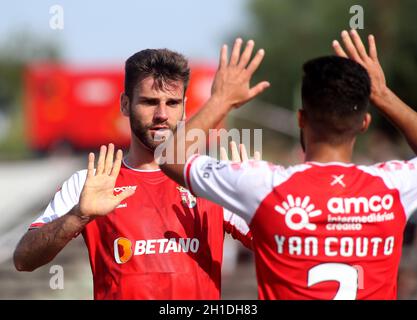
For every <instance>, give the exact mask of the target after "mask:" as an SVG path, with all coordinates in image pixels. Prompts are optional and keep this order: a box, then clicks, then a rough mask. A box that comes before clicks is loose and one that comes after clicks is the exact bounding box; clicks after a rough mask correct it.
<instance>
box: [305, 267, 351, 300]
mask: <svg viewBox="0 0 417 320" xmlns="http://www.w3.org/2000/svg"><path fill="white" fill-rule="evenodd" d="M307 278H308V283H307V286H308V287H312V286H314V285H315V284H318V283H320V282H325V281H337V282H338V283H339V290H338V291H337V293H336V295H335V297H334V298H333V300H355V299H356V294H357V291H358V270H357V269H356V268H354V267H352V266H350V265H347V264H343V263H323V264H319V265H317V266H315V267H313V268H311V269H310V270H309V271H308V276H307Z"/></svg>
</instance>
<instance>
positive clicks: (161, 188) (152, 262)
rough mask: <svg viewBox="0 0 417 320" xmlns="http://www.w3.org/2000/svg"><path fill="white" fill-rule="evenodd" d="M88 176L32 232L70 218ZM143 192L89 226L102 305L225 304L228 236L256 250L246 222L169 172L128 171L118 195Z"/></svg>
mask: <svg viewBox="0 0 417 320" xmlns="http://www.w3.org/2000/svg"><path fill="white" fill-rule="evenodd" d="M85 180H86V170H82V171H78V172H77V173H75V174H74V175H73V176H71V178H69V179H68V180H67V181H66V182H64V184H63V185H62V188H61V189H60V190H59V191H58V192H57V193H56V194H55V196H54V198H53V200H52V201H51V202H50V203H49V205H48V207H47V208H46V210H45V211H44V213H43V214H42V215H41V216H40V217H39V218H38V219H37V220H36V221H34V223H33V224H32V225H31V227H30V228H36V227H40V226H41V225H43V224H45V223H48V222H50V221H52V220H54V219H57V218H58V217H60V216H63V215H64V214H66V213H67V212H69V211H70V210H71V209H72V208H73V207H74V205H76V204H77V203H78V201H79V197H80V194H81V191H82V188H83V186H84V183H85ZM126 188H133V189H135V190H136V191H135V193H134V195H133V196H131V197H129V198H127V199H126V200H124V201H123V202H122V203H121V204H120V205H119V206H118V207H117V208H116V209H115V210H114V211H113V212H111V213H109V214H108V215H106V216H104V217H99V218H96V219H95V220H93V221H92V222H90V223H89V224H87V226H86V227H85V228H84V231H83V233H82V234H83V236H84V240H85V242H86V245H87V248H88V252H89V258H90V264H91V268H92V273H93V279H94V298H95V299H164V300H165V299H219V298H220V287H221V283H220V280H221V263H222V256H223V240H224V231H227V232H229V233H231V234H232V236H233V237H234V238H237V239H239V240H241V241H242V242H243V244H245V245H246V246H248V247H251V245H252V243H251V233H250V231H249V228H248V226H247V224H246V222H245V221H244V220H243V219H241V218H240V217H239V216H237V215H235V214H232V213H230V212H228V211H226V210H225V211H223V208H221V207H220V206H218V205H216V204H214V203H212V202H209V201H207V200H205V199H202V198H196V197H194V196H193V195H192V194H191V193H190V192H189V191H188V190H187V189H185V188H184V187H181V186H179V185H178V184H176V183H175V182H174V181H173V180H171V179H169V178H168V177H167V176H166V175H165V174H164V173H163V172H162V171H160V170H155V171H140V170H135V169H132V168H128V167H126V166H125V165H123V166H122V168H121V170H120V173H119V176H118V178H117V181H116V185H115V188H114V193H115V194H118V193H120V192H122V191H123V190H125V189H126Z"/></svg>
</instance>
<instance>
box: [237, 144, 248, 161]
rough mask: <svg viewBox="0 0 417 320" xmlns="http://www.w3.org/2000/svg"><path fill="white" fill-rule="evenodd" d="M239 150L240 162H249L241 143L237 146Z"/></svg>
mask: <svg viewBox="0 0 417 320" xmlns="http://www.w3.org/2000/svg"><path fill="white" fill-rule="evenodd" d="M239 149H240V157H241V159H242V162H243V161H248V160H249V157H248V153H247V152H246V147H245V145H244V144H242V143H241V144H240V145H239Z"/></svg>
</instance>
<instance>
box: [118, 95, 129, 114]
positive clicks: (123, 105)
mask: <svg viewBox="0 0 417 320" xmlns="http://www.w3.org/2000/svg"><path fill="white" fill-rule="evenodd" d="M129 108H130V101H129V97H128V96H127V95H126V94H125V93H124V92H122V94H121V95H120V111H121V112H122V114H123V115H124V116H126V117H129Z"/></svg>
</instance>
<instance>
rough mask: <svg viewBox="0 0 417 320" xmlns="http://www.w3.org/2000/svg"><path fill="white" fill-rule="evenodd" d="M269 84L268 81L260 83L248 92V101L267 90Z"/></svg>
mask: <svg viewBox="0 0 417 320" xmlns="http://www.w3.org/2000/svg"><path fill="white" fill-rule="evenodd" d="M270 86H271V84H270V83H269V82H268V81H262V82H260V83H258V84H257V85H256V86H254V87H253V88H251V89H250V90H249V100H251V99H253V98H255V97H256V96H257V95H259V94H261V93H262V92H264V91H265V90H266V89H268V88H269V87H270Z"/></svg>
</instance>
